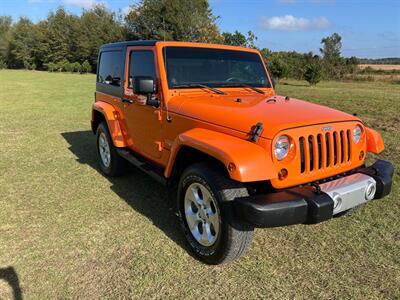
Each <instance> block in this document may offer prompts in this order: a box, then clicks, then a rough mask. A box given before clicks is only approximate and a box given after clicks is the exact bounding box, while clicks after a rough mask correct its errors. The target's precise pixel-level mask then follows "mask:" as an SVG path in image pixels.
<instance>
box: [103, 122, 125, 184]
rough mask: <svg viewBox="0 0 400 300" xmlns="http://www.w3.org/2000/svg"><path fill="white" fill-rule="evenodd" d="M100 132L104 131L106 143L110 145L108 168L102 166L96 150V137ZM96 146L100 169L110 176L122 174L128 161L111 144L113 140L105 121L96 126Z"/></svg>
mask: <svg viewBox="0 0 400 300" xmlns="http://www.w3.org/2000/svg"><path fill="white" fill-rule="evenodd" d="M100 132H104V133H105V135H106V137H107V140H108V143H109V145H110V154H111V166H110V167H109V168H105V166H103V164H102V162H101V158H100V153H99V150H98V138H99V135H100ZM96 146H97V155H98V156H99V164H100V169H101V171H102V172H103V173H104V174H105V175H107V176H110V177H118V176H122V175H124V174H125V173H126V172H127V170H128V162H127V161H126V160H125V159H123V158H122V157H121V156H119V154H118V152H117V150H116V148H115V146H114V144H113V141H112V138H111V135H110V131H109V129H108V125H107V123H106V122H101V123H100V124H99V126H98V127H97V130H96Z"/></svg>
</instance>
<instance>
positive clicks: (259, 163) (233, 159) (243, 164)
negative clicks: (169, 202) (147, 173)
mask: <svg viewBox="0 0 400 300" xmlns="http://www.w3.org/2000/svg"><path fill="white" fill-rule="evenodd" d="M182 146H189V147H192V148H194V149H196V150H199V151H201V152H203V153H206V154H208V155H210V156H212V157H214V158H216V159H218V160H219V161H221V162H222V163H223V164H224V165H225V167H227V166H228V165H229V164H230V163H234V164H235V166H236V168H235V169H234V170H233V171H230V172H229V171H228V172H229V175H230V177H231V178H232V179H234V180H237V181H240V182H252V181H261V180H269V179H272V178H276V177H277V172H276V171H275V167H274V164H273V162H272V159H271V156H270V155H269V154H268V153H267V151H266V150H265V149H264V148H262V147H261V146H260V145H257V144H254V143H252V142H249V141H246V140H243V139H239V138H236V137H233V136H230V135H227V134H223V133H219V132H214V131H211V130H207V129H202V128H196V129H191V130H189V131H186V132H184V133H182V134H180V135H179V136H178V137H177V138H176V139H175V141H174V144H173V146H172V149H171V156H170V159H169V161H168V164H167V167H166V169H165V174H164V175H165V176H166V177H169V176H170V175H171V172H172V168H173V164H174V161H175V158H176V156H177V154H178V152H179V149H180V148H181V147H182Z"/></svg>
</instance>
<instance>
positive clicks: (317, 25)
mask: <svg viewBox="0 0 400 300" xmlns="http://www.w3.org/2000/svg"><path fill="white" fill-rule="evenodd" d="M330 25H331V23H330V22H329V20H328V19H327V18H325V17H320V18H315V19H312V20H310V19H306V18H296V17H294V16H291V15H286V16H276V17H271V18H267V17H262V18H261V21H260V27H261V28H262V29H265V30H279V31H304V30H313V29H325V28H328V27H329V26H330Z"/></svg>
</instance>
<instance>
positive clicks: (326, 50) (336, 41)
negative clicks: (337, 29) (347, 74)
mask: <svg viewBox="0 0 400 300" xmlns="http://www.w3.org/2000/svg"><path fill="white" fill-rule="evenodd" d="M321 44H323V48H320V49H319V50H320V51H321V54H322V56H323V59H324V60H326V61H327V62H330V63H334V62H337V61H338V60H340V58H341V50H342V37H341V36H340V35H339V34H338V33H334V34H332V35H331V36H328V37H325V38H323V39H322V40H321Z"/></svg>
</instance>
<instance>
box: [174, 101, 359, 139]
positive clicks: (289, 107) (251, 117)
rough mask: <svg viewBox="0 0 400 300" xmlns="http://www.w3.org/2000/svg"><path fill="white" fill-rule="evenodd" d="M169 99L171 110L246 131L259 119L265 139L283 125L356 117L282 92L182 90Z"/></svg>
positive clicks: (331, 121) (318, 122)
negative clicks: (206, 92) (244, 92)
mask: <svg viewBox="0 0 400 300" xmlns="http://www.w3.org/2000/svg"><path fill="white" fill-rule="evenodd" d="M238 98H239V99H240V100H238ZM168 103H169V104H168V108H169V110H170V111H171V112H175V113H177V114H180V115H183V116H187V117H190V118H194V119H197V120H201V121H204V122H208V123H212V124H216V125H219V126H223V127H228V128H230V129H234V130H238V131H241V132H245V133H249V132H250V130H251V128H252V127H253V126H254V125H255V124H257V123H258V122H261V123H263V126H264V131H263V133H262V135H261V136H262V137H265V138H268V139H272V138H273V137H274V136H275V135H276V134H277V133H278V132H279V131H281V130H283V129H289V128H293V127H301V126H307V125H313V124H323V123H333V122H340V121H354V120H359V119H358V118H357V117H354V116H352V115H350V114H347V113H344V112H341V111H338V110H335V109H332V108H329V107H326V106H322V105H318V104H314V103H311V102H307V101H303V100H299V99H294V98H290V99H289V100H285V97H283V96H267V95H259V94H257V95H253V94H252V95H248V94H247V95H240V94H239V95H217V94H201V95H200V94H199V93H196V94H189V93H188V94H186V93H185V94H183V93H182V94H180V95H178V96H174V97H172V98H171V99H170V101H169V102H168Z"/></svg>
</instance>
